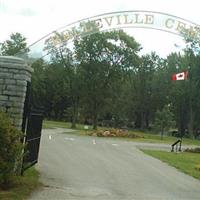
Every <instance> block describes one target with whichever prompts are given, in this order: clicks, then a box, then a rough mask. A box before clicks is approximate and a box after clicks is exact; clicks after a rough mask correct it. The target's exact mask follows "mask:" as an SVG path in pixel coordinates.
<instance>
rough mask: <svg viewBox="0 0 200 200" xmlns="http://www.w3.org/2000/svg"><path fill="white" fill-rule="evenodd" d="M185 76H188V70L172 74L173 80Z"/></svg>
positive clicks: (182, 78) (178, 79) (183, 78)
mask: <svg viewBox="0 0 200 200" xmlns="http://www.w3.org/2000/svg"><path fill="white" fill-rule="evenodd" d="M187 78H188V71H184V72H181V73H178V74H173V75H172V80H173V81H180V80H186V79H187Z"/></svg>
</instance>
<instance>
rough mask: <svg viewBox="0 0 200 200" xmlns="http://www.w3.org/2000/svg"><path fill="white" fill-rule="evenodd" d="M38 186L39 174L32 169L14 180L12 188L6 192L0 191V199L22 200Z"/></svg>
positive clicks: (39, 184)
mask: <svg viewBox="0 0 200 200" xmlns="http://www.w3.org/2000/svg"><path fill="white" fill-rule="evenodd" d="M39 186H41V183H39V173H38V172H37V171H36V170H35V168H34V167H32V168H30V169H28V170H27V171H26V172H25V173H24V176H22V177H17V178H16V180H15V184H14V187H13V188H11V189H9V190H6V191H5V190H1V189H0V199H2V200H24V199H27V197H28V196H29V195H30V194H31V192H32V191H33V190H35V189H36V188H38V187H39Z"/></svg>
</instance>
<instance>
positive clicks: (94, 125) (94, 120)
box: [93, 113, 98, 130]
mask: <svg viewBox="0 0 200 200" xmlns="http://www.w3.org/2000/svg"><path fill="white" fill-rule="evenodd" d="M97 122H98V119H97V113H94V116H93V129H94V130H97Z"/></svg>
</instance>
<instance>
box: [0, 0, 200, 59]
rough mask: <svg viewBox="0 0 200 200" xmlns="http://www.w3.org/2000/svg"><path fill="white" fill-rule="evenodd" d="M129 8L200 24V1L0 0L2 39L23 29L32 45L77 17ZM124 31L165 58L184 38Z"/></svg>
mask: <svg viewBox="0 0 200 200" xmlns="http://www.w3.org/2000/svg"><path fill="white" fill-rule="evenodd" d="M126 10H148V11H158V12H164V13H168V14H172V15H176V16H178V17H182V18H185V19H187V20H190V21H192V22H194V23H196V24H200V12H199V6H198V1H197V0H190V1H188V0H185V1H183V0H137V1H136V0H82V1H81V0H71V1H70V0H0V19H1V21H0V27H1V34H0V42H3V41H5V40H6V39H8V38H9V36H10V34H11V33H15V32H20V33H22V34H23V35H24V36H25V37H26V38H27V43H28V44H29V45H30V44H32V43H33V42H35V41H36V40H38V39H39V38H41V37H43V36H44V35H46V34H48V33H50V32H52V31H53V30H56V29H58V28H59V27H62V26H65V25H67V24H69V23H72V22H75V21H77V20H81V19H83V18H86V17H92V16H95V15H98V14H103V13H108V12H117V11H126ZM125 31H127V32H128V33H129V34H130V35H132V36H134V37H135V39H136V40H137V41H138V42H139V43H140V44H141V45H142V47H143V52H144V53H148V52H150V51H156V52H157V53H158V54H159V55H160V56H162V57H166V55H168V54H169V53H170V52H172V51H179V50H180V49H181V48H182V47H183V46H184V43H183V40H182V38H181V37H179V36H176V35H172V34H169V33H165V32H161V31H155V30H147V29H131V30H130V29H128V30H125ZM174 44H177V45H178V46H179V48H177V45H174ZM175 46H176V47H175Z"/></svg>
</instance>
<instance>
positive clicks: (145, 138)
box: [43, 120, 200, 146]
mask: <svg viewBox="0 0 200 200" xmlns="http://www.w3.org/2000/svg"><path fill="white" fill-rule="evenodd" d="M84 126H85V125H83V124H77V125H76V130H78V131H77V132H75V133H76V134H77V133H79V134H80V135H88V134H89V133H92V132H94V130H92V126H88V130H85V129H84ZM45 128H46V129H47V128H50V129H53V128H71V123H69V122H58V121H49V120H44V122H43V129H45ZM98 129H102V130H108V129H110V128H106V127H98ZM129 133H132V134H136V135H138V136H141V137H140V138H124V139H126V140H129V141H137V142H147V143H165V144H170V145H171V144H172V143H174V142H175V141H176V140H177V138H176V137H172V136H164V138H163V140H161V138H160V135H158V134H153V133H150V132H143V131H136V130H130V131H129ZM183 145H197V146H200V140H193V139H189V138H183Z"/></svg>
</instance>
